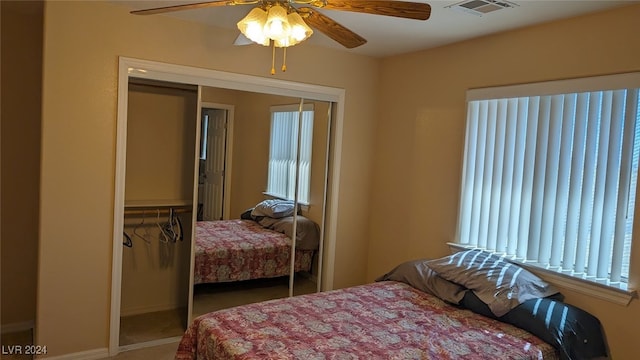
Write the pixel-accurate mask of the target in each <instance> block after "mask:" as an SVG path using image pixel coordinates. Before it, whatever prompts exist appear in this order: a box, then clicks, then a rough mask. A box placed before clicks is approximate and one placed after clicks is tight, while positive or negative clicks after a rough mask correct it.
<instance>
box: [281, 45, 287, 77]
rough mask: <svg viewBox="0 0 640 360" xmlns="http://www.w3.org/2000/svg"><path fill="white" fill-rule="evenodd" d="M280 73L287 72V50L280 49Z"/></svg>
mask: <svg viewBox="0 0 640 360" xmlns="http://www.w3.org/2000/svg"><path fill="white" fill-rule="evenodd" d="M282 49H283V50H282V54H283V55H282V72H285V71H287V48H286V47H283V48H282Z"/></svg>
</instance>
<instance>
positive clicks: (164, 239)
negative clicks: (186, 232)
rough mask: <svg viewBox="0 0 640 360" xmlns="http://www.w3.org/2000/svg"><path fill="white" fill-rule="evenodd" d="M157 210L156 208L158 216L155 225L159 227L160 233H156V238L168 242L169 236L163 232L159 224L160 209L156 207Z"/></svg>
mask: <svg viewBox="0 0 640 360" xmlns="http://www.w3.org/2000/svg"><path fill="white" fill-rule="evenodd" d="M157 210H158V217H157V219H156V225H157V226H158V229H160V233H159V234H158V238H159V239H160V242H163V243H168V242H169V241H170V238H169V237H168V236H167V234H166V233H165V232H164V228H163V227H162V226H161V225H160V209H157Z"/></svg>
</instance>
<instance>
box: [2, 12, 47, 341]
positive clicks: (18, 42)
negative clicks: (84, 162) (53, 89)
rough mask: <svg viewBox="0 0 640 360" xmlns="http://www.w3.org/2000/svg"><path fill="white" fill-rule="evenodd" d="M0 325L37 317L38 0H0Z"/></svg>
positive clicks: (22, 323) (8, 326)
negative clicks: (0, 240) (0, 65)
mask: <svg viewBox="0 0 640 360" xmlns="http://www.w3.org/2000/svg"><path fill="white" fill-rule="evenodd" d="M0 6H1V12H2V15H1V16H2V20H1V21H0V23H1V24H2V30H1V33H2V40H1V43H2V50H1V52H2V59H1V61H0V62H1V63H2V74H1V75H0V77H1V78H2V89H1V90H0V91H1V92H2V113H1V116H2V129H1V132H2V140H1V142H2V149H1V150H0V151H1V153H2V159H1V163H2V170H1V171H2V180H1V182H2V189H1V190H0V192H1V193H2V209H1V212H2V225H1V229H2V233H1V237H2V249H1V251H0V253H1V254H2V259H1V260H0V263H2V269H1V270H0V273H1V274H2V279H1V280H0V283H1V284H2V290H1V291H0V293H1V294H2V299H1V301H0V303H1V304H2V314H1V315H0V318H1V319H2V328H3V330H5V329H7V330H9V329H12V328H13V329H19V328H22V327H25V326H26V327H29V326H31V325H32V323H33V321H34V320H35V316H36V284H37V259H38V221H39V214H38V202H39V199H40V190H39V184H40V136H41V132H40V120H41V117H40V110H41V105H40V103H41V99H42V97H41V92H42V16H43V3H42V2H40V1H27V2H16V1H1V2H0ZM16 327H17V328H16Z"/></svg>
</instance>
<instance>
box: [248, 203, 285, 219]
mask: <svg viewBox="0 0 640 360" xmlns="http://www.w3.org/2000/svg"><path fill="white" fill-rule="evenodd" d="M293 206H294V203H293V201H291V200H280V199H269V200H264V201H262V202H260V203H258V205H256V207H254V208H253V210H251V216H254V217H257V216H267V217H270V218H274V219H279V218H283V217H286V216H291V215H293Z"/></svg>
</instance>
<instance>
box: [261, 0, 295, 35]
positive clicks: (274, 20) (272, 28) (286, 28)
mask: <svg viewBox="0 0 640 360" xmlns="http://www.w3.org/2000/svg"><path fill="white" fill-rule="evenodd" d="M290 33H291V25H289V20H288V18H287V10H286V9H285V8H283V7H282V6H280V5H279V4H277V3H276V4H275V5H273V6H272V7H270V8H269V10H268V11H267V22H266V23H265V24H264V35H265V36H266V37H268V38H270V39H271V40H274V41H280V42H286V39H287V38H288V37H289V34H290Z"/></svg>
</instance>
